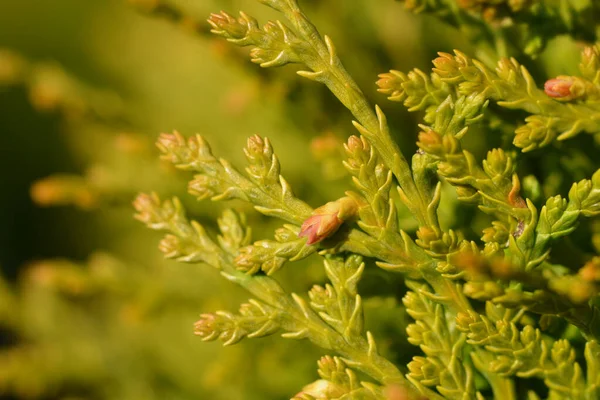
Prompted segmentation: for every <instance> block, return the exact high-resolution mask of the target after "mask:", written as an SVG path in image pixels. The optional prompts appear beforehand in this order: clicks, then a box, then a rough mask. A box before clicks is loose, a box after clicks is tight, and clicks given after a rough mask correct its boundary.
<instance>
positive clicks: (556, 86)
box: [544, 76, 574, 100]
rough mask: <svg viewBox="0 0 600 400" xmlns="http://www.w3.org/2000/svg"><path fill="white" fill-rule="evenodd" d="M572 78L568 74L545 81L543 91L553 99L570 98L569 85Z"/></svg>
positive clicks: (572, 81) (571, 96) (571, 82)
mask: <svg viewBox="0 0 600 400" xmlns="http://www.w3.org/2000/svg"><path fill="white" fill-rule="evenodd" d="M573 83H574V79H573V78H571V77H570V76H559V77H556V78H554V79H550V80H548V81H546V83H545V84H544V92H546V94H547V95H548V96H550V97H552V98H553V99H557V100H572V99H573V94H572V93H571V87H572V86H573Z"/></svg>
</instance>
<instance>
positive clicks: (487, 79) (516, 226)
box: [134, 0, 600, 400]
mask: <svg viewBox="0 0 600 400" xmlns="http://www.w3.org/2000/svg"><path fill="white" fill-rule="evenodd" d="M259 1H260V3H263V4H264V5H266V6H269V7H271V8H273V9H275V10H276V11H278V12H279V13H280V14H281V15H282V20H281V21H275V22H269V23H267V24H266V25H264V26H262V27H261V26H260V25H259V24H258V22H257V21H256V19H254V18H253V17H251V16H250V15H247V14H245V13H243V12H242V13H240V15H239V16H233V15H230V14H228V13H226V12H220V13H217V14H213V15H211V16H210V18H209V20H208V22H209V24H210V26H211V27H212V32H213V33H214V34H216V35H218V36H220V37H223V38H224V39H226V40H227V41H229V42H231V43H232V44H235V45H238V46H250V47H251V48H252V50H251V51H250V56H251V60H252V61H253V62H254V63H256V64H259V65H260V66H261V67H264V68H268V67H276V66H282V65H286V64H297V65H299V66H300V67H299V70H298V75H299V76H301V77H303V78H308V79H309V80H312V81H315V82H318V83H321V84H323V85H325V86H326V87H327V88H328V89H329V90H330V91H331V92H332V93H333V95H334V96H335V97H336V98H337V99H338V100H339V101H340V102H341V103H342V104H343V105H344V106H345V107H346V108H347V109H348V110H349V111H350V112H351V114H352V115H353V117H354V121H353V122H352V123H353V125H354V128H355V129H356V131H355V132H354V134H353V135H351V136H349V138H348V139H347V142H346V143H345V144H344V145H343V150H344V152H345V161H344V162H343V165H344V167H345V168H346V170H347V173H348V175H349V176H350V177H351V181H352V185H353V188H352V189H349V190H348V191H347V192H346V193H345V196H343V197H341V198H338V199H332V200H331V201H330V202H328V203H326V204H323V205H320V206H318V207H316V208H313V207H311V206H309V205H308V204H307V203H305V202H304V201H303V200H302V199H300V198H298V197H296V196H295V195H294V192H293V190H292V188H291V186H290V184H289V183H288V181H287V180H286V179H285V178H284V177H283V175H282V174H281V166H280V161H279V159H278V158H277V156H276V154H275V151H274V148H273V146H272V144H271V142H270V141H269V139H267V138H263V137H261V136H258V135H256V136H252V137H250V138H249V139H248V141H247V144H246V147H245V149H244V152H245V155H246V158H247V166H246V168H245V169H244V170H241V169H238V168H236V167H235V166H233V165H232V164H230V163H229V162H228V161H226V160H225V159H223V158H220V157H218V156H216V155H214V154H213V152H212V151H211V148H210V146H209V144H208V143H207V141H206V139H205V138H203V137H201V136H192V137H189V138H186V137H184V136H183V135H181V134H180V133H177V132H175V133H172V134H162V135H161V136H160V137H159V139H158V141H157V146H158V148H159V149H160V151H161V153H162V158H163V159H164V160H167V161H168V162H171V163H172V164H173V165H175V166H176V167H177V168H180V169H182V170H185V171H192V172H193V173H194V174H195V176H194V178H193V180H191V182H190V183H189V192H190V193H191V194H192V195H194V196H196V197H197V198H198V199H199V200H205V199H212V200H214V201H226V200H232V199H236V200H238V201H242V202H247V203H250V204H251V205H252V206H253V207H254V209H255V210H256V211H257V212H259V213H262V214H264V215H266V216H269V217H273V218H277V219H280V220H281V221H282V225H281V227H280V228H279V229H277V230H276V231H275V232H274V234H273V237H272V238H271V239H266V240H258V241H253V239H252V235H251V228H250V227H249V226H248V225H247V223H246V217H245V216H244V214H242V213H240V212H237V211H235V210H233V209H230V210H227V211H225V212H224V213H223V215H221V216H220V217H219V218H218V220H217V222H218V229H219V232H218V234H217V235H212V234H211V233H210V232H209V230H207V228H206V227H203V226H202V225H201V224H200V223H198V222H196V221H192V220H190V219H188V218H187V216H186V213H185V210H184V208H183V206H182V203H181V202H180V201H179V200H178V199H177V198H174V199H166V200H164V199H160V198H159V197H158V196H157V195H155V194H141V195H139V196H138V197H137V199H136V200H135V202H134V206H135V208H136V210H137V214H136V218H137V219H139V220H140V221H142V222H143V223H144V224H146V225H147V226H148V227H150V228H151V229H155V230H159V231H164V232H166V236H165V237H164V238H163V240H162V241H161V242H160V246H159V248H160V250H161V251H162V252H163V253H164V254H165V256H166V257H167V258H171V259H175V260H177V261H180V262H185V263H201V264H208V265H210V266H212V267H214V268H215V269H217V270H218V271H219V272H220V274H221V275H223V277H224V278H226V279H228V280H230V281H231V282H233V283H235V284H237V285H240V286H242V287H243V288H245V289H246V290H248V292H249V293H250V295H251V299H250V300H249V301H248V302H247V303H245V304H242V305H241V306H240V309H239V311H237V312H232V311H216V312H212V313H205V314H202V315H201V317H200V320H199V321H198V322H196V324H195V334H196V335H198V336H199V337H200V338H201V339H202V340H206V341H211V340H217V339H218V340H221V341H222V342H223V343H224V344H225V345H232V344H235V343H237V342H239V341H241V340H242V339H245V338H249V339H252V338H258V337H263V336H267V335H272V334H275V333H281V334H282V336H283V337H285V338H289V339H307V340H309V341H311V342H313V343H314V344H315V345H317V346H320V347H321V348H323V349H325V351H327V352H328V353H330V355H328V356H324V357H323V358H321V359H320V360H319V361H318V376H319V379H317V380H315V381H314V382H313V383H310V384H308V385H307V386H306V387H304V388H303V389H302V390H300V392H299V393H298V394H296V395H295V396H294V397H293V398H294V399H295V400H309V399H395V400H398V399H433V400H437V399H484V398H495V399H517V398H528V399H539V398H548V399H581V400H584V399H585V400H592V399H600V345H599V343H598V340H599V339H600V296H599V293H600V292H599V289H600V255H599V254H600V246H599V243H598V232H599V231H600V228H599V223H598V221H599V220H598V216H600V169H598V168H599V166H600V157H599V156H598V154H600V153H599V152H598V138H599V137H600V47H599V46H598V45H594V44H593V43H590V44H588V45H584V46H582V48H583V50H582V53H581V63H580V73H579V75H577V76H571V75H561V76H558V77H544V76H543V74H539V75H540V76H539V78H538V77H536V78H534V77H533V76H532V74H530V72H529V71H528V69H527V68H526V67H524V66H523V65H521V64H520V63H519V61H517V60H516V59H513V58H502V57H499V61H498V62H496V63H495V65H492V64H491V63H490V59H487V60H483V61H482V60H478V59H477V58H473V57H471V56H469V55H468V54H466V53H463V52H459V51H455V52H454V54H448V53H440V54H439V57H438V58H436V59H435V60H434V61H433V64H434V68H433V69H432V71H431V73H425V72H423V71H421V70H413V71H410V72H408V73H402V72H398V71H391V72H389V73H384V74H381V75H380V80H379V81H378V82H377V84H378V86H379V90H380V92H382V93H384V94H386V95H388V97H389V99H390V100H391V101H395V102H400V103H402V104H403V105H404V106H405V107H407V108H408V110H409V111H418V112H420V115H421V118H422V120H423V123H422V124H420V125H419V129H420V132H419V133H418V135H417V137H416V142H417V146H418V148H417V151H416V152H415V153H414V154H413V155H412V157H411V158H410V159H407V158H406V157H405V155H404V153H403V151H402V150H401V149H400V148H399V146H398V144H397V143H396V142H395V141H394V139H393V137H394V136H393V134H392V132H391V127H390V126H389V125H388V122H387V119H386V116H385V115H384V112H383V111H382V109H381V108H379V107H378V106H375V107H373V106H371V104H370V103H369V102H368V100H367V98H366V97H365V95H364V94H363V92H362V91H361V89H360V88H359V87H358V86H357V84H356V83H355V81H354V80H353V78H352V76H351V75H350V74H349V73H348V72H347V70H346V69H345V68H344V66H343V64H342V62H341V60H340V58H339V57H338V54H337V52H336V48H335V46H334V44H333V41H332V40H331V38H329V37H328V36H322V35H321V34H320V33H319V31H318V30H317V28H316V27H315V26H314V25H313V24H312V23H311V21H310V20H309V18H308V17H307V16H306V15H305V14H304V13H303V11H302V10H301V9H300V6H299V5H298V3H297V1H296V0H259ZM558 3H560V4H558ZM579 3H582V4H583V3H584V2H579ZM579 3H578V4H579ZM407 5H408V6H409V8H413V9H415V10H416V11H434V12H435V13H437V14H438V15H440V16H442V17H443V18H444V19H446V20H449V21H450V22H451V23H452V24H454V25H456V26H460V27H461V28H463V29H466V30H468V32H470V33H471V35H474V36H472V37H477V38H478V40H482V41H487V42H486V43H487V44H488V45H489V46H488V50H489V51H488V52H487V53H486V54H487V55H488V56H489V57H492V58H493V57H494V55H496V56H498V55H499V56H501V55H502V54H503V52H504V51H505V50H506V48H505V46H506V45H507V44H508V43H509V42H506V41H504V42H500V43H499V42H498V40H499V39H498V38H499V37H504V38H505V39H506V38H507V37H510V35H514V37H516V38H518V39H519V40H514V41H512V42H510V43H511V45H514V46H521V47H520V52H518V54H521V55H522V56H523V57H524V59H525V61H526V62H528V61H529V60H530V58H529V57H530V56H535V55H536V54H535V53H536V52H539V51H541V49H542V48H543V46H544V43H545V40H547V39H548V38H549V37H551V35H552V34H558V33H561V34H565V33H567V34H571V35H573V37H576V38H577V39H581V40H592V41H593V40H596V36H595V30H594V29H595V28H594V27H595V25H594V24H595V23H597V22H594V21H593V20H592V21H588V19H587V18H588V17H589V16H590V15H595V14H594V13H593V12H596V11H597V10H596V9H595V8H594V7H595V5H594V2H591V3H590V5H589V7H588V8H586V7H585V4H584V5H576V6H572V5H569V4H568V2H551V1H521V2H515V1H508V2H504V1H476V2H475V1H474V2H468V1H466V2H465V1H461V2H458V5H457V4H455V3H454V2H452V1H423V2H419V1H412V2H409V3H408V4H407ZM590 13H591V14H590ZM545 16H547V17H552V18H551V19H550V20H551V21H554V22H555V23H554V24H553V25H552V27H548V26H546V27H544V26H543V23H542V22H541V21H542V20H543V17H545ZM507 21H509V22H510V23H507ZM586 21H587V22H586ZM596 21H597V20H596ZM559 22H561V23H559ZM585 23H588V25H585ZM523 24H525V25H526V27H527V29H523V28H522V25H523ZM536 24H537V29H538V32H537V33H536V31H535V29H536ZM578 24H584V25H585V26H584V27H585V29H584V28H583V27H581V28H580V27H579V25H578ZM590 24H591V25H590ZM477 29H479V31H477ZM552 29H554V30H555V31H552ZM484 30H485V32H488V33H490V32H491V33H493V34H494V35H495V38H492V39H493V40H491V39H490V40H488V39H489V38H488V39H486V37H485V35H483V34H482V33H481V32H484ZM474 31H475V33H473V32H474ZM477 32H479V33H477ZM494 35H492V36H494ZM532 38H533V39H535V38H538V39H536V40H534V44H535V43H537V47H535V46H534V44H532V42H531V41H532V40H533V39H532ZM526 43H528V46H529V47H523V46H524V45H525V44H526ZM532 46H534V47H535V49H533V47H532ZM480 48H482V47H480ZM534 50H535V51H534ZM536 79H537V80H536ZM404 134H410V132H404ZM474 134H476V135H488V136H489V135H496V136H497V140H496V142H497V143H499V144H500V145H499V147H496V148H491V149H489V151H488V152H487V154H486V155H485V156H483V157H480V156H478V155H477V154H476V152H474V151H471V150H469V137H470V136H472V135H474ZM507 139H508V140H507ZM490 142H493V140H490ZM546 157H547V160H546V161H544V159H545V158H546ZM560 163H562V164H563V165H559V164H560ZM578 165H579V166H578ZM582 171H586V172H588V173H589V174H588V175H587V177H579V178H577V177H578V176H579V175H581V173H582ZM565 187H567V189H566V190H564V191H563V188H565ZM448 189H451V190H448ZM443 210H445V211H446V212H450V213H465V214H466V215H468V216H469V217H470V218H464V219H463V220H464V222H457V223H454V225H451V226H447V224H445V223H443V219H442V218H441V214H442V211H443ZM407 213H408V214H410V215H412V217H413V218H414V220H415V221H416V224H417V229H413V227H412V225H411V226H403V223H401V222H400V221H403V220H404V219H403V218H400V216H401V215H405V214H407ZM455 221H462V220H461V219H459V218H457V219H455ZM569 237H571V239H569ZM309 256H313V257H320V258H321V259H322V264H323V268H324V271H325V274H326V276H327V279H328V281H329V282H327V283H325V284H322V285H321V284H319V285H315V286H314V287H313V288H312V289H310V291H309V292H308V295H307V296H303V295H301V294H296V293H288V292H286V291H285V290H284V289H283V287H282V285H280V283H279V282H278V280H277V272H278V271H279V270H280V269H281V268H288V267H291V268H293V267H292V266H289V265H288V264H292V263H293V262H295V261H298V260H301V259H304V258H307V257H309ZM366 265H367V266H366ZM377 267H379V268H382V269H384V270H385V271H387V272H386V273H389V274H397V275H400V276H402V278H403V280H404V284H405V287H404V286H399V287H398V292H401V291H404V296H403V300H402V303H403V307H404V308H405V310H406V312H407V313H408V314H409V315H410V317H411V318H412V319H413V322H412V323H411V324H410V325H409V326H408V328H407V329H406V336H403V337H392V338H389V337H386V338H379V337H375V336H374V335H373V334H372V333H370V332H369V331H367V330H366V329H365V315H364V310H363V298H362V297H361V295H360V293H359V291H360V288H361V285H360V282H361V277H363V275H364V272H365V268H377ZM297 273H302V271H297ZM382 339H385V340H386V341H390V340H392V341H394V340H396V341H400V342H402V341H408V342H409V343H410V344H412V345H414V346H416V347H418V349H419V352H420V354H419V355H416V356H414V357H413V359H412V361H410V363H408V365H406V366H405V365H397V364H395V363H394V362H392V361H391V360H390V359H388V358H386V357H385V356H384V354H382V353H381V352H380V351H378V345H377V343H378V341H381V340H382ZM282 367H284V366H282ZM295 392H297V390H294V389H290V394H292V393H295Z"/></svg>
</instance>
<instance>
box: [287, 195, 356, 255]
mask: <svg viewBox="0 0 600 400" xmlns="http://www.w3.org/2000/svg"><path fill="white" fill-rule="evenodd" d="M357 208H358V207H357V204H356V202H355V201H354V200H352V199H351V198H349V197H342V198H341V199H338V200H336V201H332V202H329V203H327V204H325V205H324V206H321V207H319V208H317V209H315V210H314V211H313V215H312V216H311V217H309V218H308V219H307V220H306V221H304V223H303V224H302V227H301V229H300V233H299V234H298V237H306V238H307V241H306V244H308V245H311V244H315V243H318V242H320V241H322V240H324V239H326V238H328V237H330V236H331V235H333V234H334V233H335V232H336V231H337V230H338V228H339V227H340V226H341V225H342V224H343V223H344V221H346V220H347V219H349V218H351V217H353V216H354V215H355V214H356V211H357Z"/></svg>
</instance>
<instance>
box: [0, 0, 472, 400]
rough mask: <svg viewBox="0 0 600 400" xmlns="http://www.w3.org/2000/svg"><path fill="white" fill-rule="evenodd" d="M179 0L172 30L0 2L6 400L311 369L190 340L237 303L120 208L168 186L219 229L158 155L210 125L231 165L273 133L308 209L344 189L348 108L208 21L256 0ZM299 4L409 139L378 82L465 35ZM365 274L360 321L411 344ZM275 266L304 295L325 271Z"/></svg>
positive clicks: (55, 5) (289, 349)
mask: <svg viewBox="0 0 600 400" xmlns="http://www.w3.org/2000/svg"><path fill="white" fill-rule="evenodd" d="M173 4H174V5H175V6H177V7H178V8H179V9H181V10H182V12H183V13H184V14H185V15H186V18H185V19H184V21H180V22H179V23H177V24H174V23H170V22H168V21H165V20H164V18H159V17H157V16H152V15H147V13H144V12H140V10H139V9H136V7H133V6H132V5H131V4H128V3H127V2H126V1H125V0H52V1H50V0H1V1H0V48H1V49H2V50H1V51H0V194H1V195H0V268H1V269H2V276H3V279H2V281H1V282H0V394H1V395H2V396H5V397H4V398H6V399H145V400H149V399H169V400H170V399H215V400H237V399H286V398H290V397H291V396H293V395H294V394H295V393H296V392H298V391H299V390H300V389H301V388H302V386H303V385H305V384H307V383H309V382H311V381H313V380H315V379H317V375H316V360H317V358H318V357H319V355H321V352H320V351H319V349H316V348H314V347H313V346H311V345H310V344H309V343H306V342H295V341H284V340H283V339H281V338H279V337H277V336H274V337H270V338H266V339H260V340H253V341H244V342H242V343H240V344H238V345H236V346H232V347H227V348H223V347H222V346H221V344H220V343H203V342H202V341H200V340H199V339H198V338H196V337H194V336H193V334H192V326H193V323H194V321H195V320H196V319H198V315H199V314H200V313H202V312H210V311H216V310H220V309H227V310H232V311H233V310H235V309H236V308H237V307H238V306H239V304H240V303H241V302H242V301H245V300H246V299H247V296H246V294H245V293H243V292H242V291H241V290H240V289H238V288H237V287H234V286H233V285H231V284H229V283H228V282H225V280H224V279H222V278H221V277H220V276H219V275H218V273H217V272H216V271H213V270H211V269H209V268H208V267H205V266H202V265H180V264H177V263H173V262H167V261H164V260H163V259H162V257H161V255H160V253H159V252H158V250H156V245H157V243H158V240H159V235H158V234H156V233H153V232H149V231H147V230H146V229H145V228H144V227H143V226H142V225H141V224H139V223H137V222H136V221H134V219H133V210H132V207H131V206H130V204H131V201H132V199H133V198H134V196H135V195H136V193H138V192H140V191H157V192H158V193H159V194H161V195H169V196H170V195H178V196H180V197H181V198H182V200H183V202H184V203H185V204H186V206H187V207H188V209H189V210H190V213H191V214H192V216H193V217H194V218H197V219H198V220H200V221H201V222H202V223H204V224H205V225H206V226H207V227H208V228H209V229H210V228H214V227H215V225H216V224H215V216H216V215H218V212H219V210H220V209H221V208H222V207H223V205H220V204H213V203H210V202H202V203H197V202H196V201H195V200H194V199H193V198H192V196H190V195H188V194H186V180H187V179H188V178H189V176H188V175H186V174H185V173H178V172H176V171H174V170H173V169H172V168H170V167H169V166H168V165H166V164H164V163H161V162H160V161H159V160H158V154H157V151H155V149H154V146H153V141H154V139H155V138H156V136H157V135H158V134H159V133H160V132H170V131H172V130H174V129H177V130H178V131H180V132H181V133H183V134H184V135H186V136H189V135H192V134H195V133H200V134H202V135H204V136H205V137H206V138H207V139H208V141H209V142H210V143H211V145H212V146H213V150H214V152H215V154H217V155H220V156H223V157H225V158H227V159H228V160H230V161H232V162H233V163H235V164H237V165H243V152H242V148H243V146H244V144H245V140H246V138H247V137H249V136H251V135H254V134H257V133H258V134H261V135H263V136H267V137H269V138H270V139H271V141H272V143H273V145H274V147H275V150H276V152H277V154H278V155H279V157H280V159H281V161H282V167H283V173H284V175H285V176H286V178H287V179H288V180H289V181H290V183H291V184H292V186H293V187H294V188H295V190H296V193H297V194H298V195H299V197H301V198H303V199H305V200H306V201H307V202H309V203H310V204H311V205H313V206H317V205H320V204H322V203H324V202H326V201H328V200H332V199H334V198H337V197H339V196H340V195H341V194H342V193H343V191H344V190H345V189H346V188H347V183H348V180H347V179H346V178H345V176H344V172H343V170H342V169H340V163H339V161H340V160H341V154H340V152H339V149H340V143H341V142H342V141H343V140H345V138H346V137H347V136H349V135H350V134H354V133H355V132H354V130H353V128H352V126H351V124H350V120H351V117H350V115H349V113H348V112H347V111H346V110H344V109H343V108H342V107H341V106H340V105H339V104H338V103H337V101H336V100H335V98H333V96H331V95H330V94H329V93H328V92H327V90H326V89H325V88H324V87H322V86H319V85H317V84H316V83H314V82H310V81H306V80H300V79H299V78H298V77H297V76H296V75H295V73H294V72H295V67H294V66H288V67H284V68H282V69H279V70H261V69H260V68H259V67H258V66H256V65H253V64H251V63H250V62H249V61H248V57H247V54H246V53H247V52H246V51H245V50H239V49H237V48H234V47H233V46H231V45H229V44H227V43H226V42H224V41H223V40H221V39H218V38H212V37H210V36H209V35H208V24H206V23H204V22H202V21H204V20H205V18H206V17H207V16H208V15H209V14H210V12H217V11H219V10H226V11H228V12H230V13H236V12H237V11H238V10H244V11H247V12H248V13H250V14H251V15H253V16H255V17H257V18H258V19H259V20H260V21H261V22H263V23H264V22H266V21H267V20H268V19H269V18H274V17H275V14H274V13H273V12H272V10H269V9H266V7H264V6H261V5H260V4H258V2H256V1H254V0H239V1H231V0H179V1H173ZM302 4H303V6H304V7H305V9H306V11H307V13H308V14H309V15H310V16H311V18H312V19H313V20H314V22H315V23H316V25H317V26H318V27H319V29H320V30H321V31H322V32H323V33H327V34H328V35H330V36H331V37H332V38H333V40H334V42H335V43H336V45H337V47H338V50H339V53H340V56H341V58H342V60H344V62H345V63H346V66H347V69H348V70H349V71H350V73H351V74H352V75H353V76H354V77H355V78H356V80H357V81H358V83H359V85H360V86H361V87H362V88H364V91H365V93H366V94H367V96H368V97H369V98H370V99H372V101H373V103H375V102H377V103H380V104H381V105H382V107H383V108H384V110H385V111H386V112H387V115H388V118H389V120H390V123H391V125H392V126H393V127H395V132H398V138H397V139H398V141H399V142H400V143H401V145H402V148H403V149H404V150H405V151H406V153H407V154H409V153H410V152H412V151H414V142H415V136H416V133H417V131H418V127H417V121H418V118H416V117H415V116H414V115H408V114H407V113H406V112H405V111H404V110H403V109H402V107H397V106H394V105H390V104H389V103H386V102H385V101H384V97H383V96H381V95H378V94H377V93H376V91H375V88H376V86H375V84H374V82H375V81H376V80H377V74H378V73H381V72H385V71H387V70H389V69H390V68H394V69H399V70H404V71H406V70H408V69H410V68H413V67H420V68H423V69H424V70H425V69H427V68H429V65H430V60H431V59H432V58H434V57H435V53H436V52H437V51H450V50H452V48H453V47H460V48H462V49H464V50H467V51H468V48H469V44H468V43H466V42H465V40H463V39H462V38H461V37H460V36H458V35H456V32H454V31H453V30H452V29H450V28H446V27H444V26H443V25H442V24H439V23H437V22H435V20H433V19H430V18H428V17H415V16H413V15H409V14H408V13H407V12H405V11H404V7H403V5H402V4H401V3H399V2H395V1H392V0H381V1H373V0H353V1H347V0H327V1H323V0H305V1H303V2H302ZM142 8H143V7H142ZM194 21H199V22H197V23H194ZM425 32H426V33H425ZM324 183H326V184H324ZM32 196H33V198H32ZM227 206H233V207H236V208H239V209H242V210H245V211H247V213H248V216H249V220H250V222H251V224H252V225H253V227H254V235H255V236H254V237H255V238H256V239H261V238H269V237H271V236H272V232H273V230H274V229H275V228H276V227H278V224H277V222H276V221H272V220H271V219H268V218H266V217H262V216H259V215H257V214H256V213H255V212H253V211H252V210H251V209H249V208H248V206H246V205H243V204H237V203H234V204H228V205H227ZM370 271H371V272H369V273H368V274H367V277H366V279H365V281H366V282H371V283H373V282H374V283H375V284H376V285H377V286H378V287H379V288H380V289H381V288H383V287H385V285H386V284H387V285H389V286H390V288H391V289H390V293H391V294H390V295H389V296H388V297H387V298H383V297H376V298H373V299H371V300H369V302H367V304H366V307H367V309H369V308H371V309H372V310H378V312H377V318H379V320H378V323H377V325H376V326H373V327H371V329H373V330H374V331H376V332H377V331H379V332H382V331H384V332H386V333H385V334H382V336H383V337H386V335H387V337H393V336H403V334H402V333H401V332H402V331H403V329H404V324H405V315H404V314H402V313H401V312H399V311H398V310H397V308H395V305H396V303H397V301H398V299H397V296H396V295H395V294H394V285H395V283H394V282H389V281H388V280H386V279H390V278H389V277H388V278H386V277H384V275H383V274H381V273H379V272H377V270H373V269H372V270H370ZM369 274H370V275H369ZM277 278H278V279H280V280H281V281H282V282H283V284H284V285H285V286H286V287H289V288H290V289H292V290H295V291H298V292H306V290H308V289H309V288H310V287H311V286H312V284H314V283H318V282H320V281H323V279H324V278H323V274H322V271H321V268H320V267H319V265H318V260H317V259H316V258H315V259H309V260H307V261H306V262H303V263H299V264H297V265H296V264H295V265H294V266H293V267H291V268H286V269H284V270H283V271H281V272H279V273H278V275H277ZM382 292H383V291H382ZM388 310H389V312H388ZM392 310H396V311H394V312H392ZM373 313H375V311H373ZM382 347H383V351H384V352H385V353H386V355H388V356H389V357H390V358H392V359H394V360H396V361H398V362H400V363H404V362H405V361H406V359H407V358H409V357H410V353H408V352H407V351H406V350H405V349H404V347H403V344H402V343H400V344H397V343H393V342H391V341H390V343H387V344H386V343H385V342H384V343H383V345H382ZM412 351H414V350H412Z"/></svg>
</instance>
